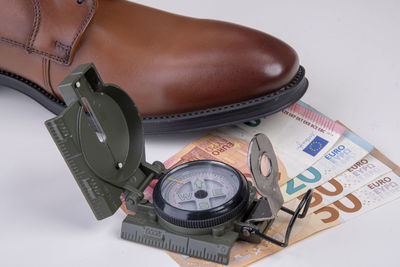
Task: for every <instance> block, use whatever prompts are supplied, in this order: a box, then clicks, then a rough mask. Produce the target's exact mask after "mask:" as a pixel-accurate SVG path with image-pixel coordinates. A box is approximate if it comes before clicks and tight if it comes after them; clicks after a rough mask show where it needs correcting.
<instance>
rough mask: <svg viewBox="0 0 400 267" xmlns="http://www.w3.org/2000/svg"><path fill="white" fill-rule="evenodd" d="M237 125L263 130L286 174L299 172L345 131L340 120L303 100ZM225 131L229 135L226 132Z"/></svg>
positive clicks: (246, 130)
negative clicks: (329, 116)
mask: <svg viewBox="0 0 400 267" xmlns="http://www.w3.org/2000/svg"><path fill="white" fill-rule="evenodd" d="M237 126H238V127H240V128H241V129H243V130H244V131H245V132H247V133H248V134H249V135H250V136H253V135H255V134H257V133H263V134H265V135H267V136H268V138H269V139H270V140H271V142H272V144H273V146H274V149H275V152H276V154H277V156H278V157H279V158H280V160H281V161H282V162H283V164H284V165H285V166H286V171H287V174H288V178H293V177H295V176H296V175H298V174H300V173H302V172H303V171H304V170H306V169H307V168H308V167H309V166H311V165H313V164H314V163H315V162H316V161H317V160H319V159H320V158H321V157H322V156H323V155H325V154H326V153H327V152H328V151H329V150H330V149H331V148H332V146H333V145H334V144H335V143H336V141H337V140H338V139H339V137H340V136H341V135H342V134H343V132H344V131H345V127H343V126H342V125H340V124H339V123H337V122H335V121H333V120H331V119H329V118H327V117H326V116H324V115H322V114H320V113H318V112H317V111H315V110H314V109H312V108H310V107H309V106H308V105H305V104H304V103H302V102H298V103H296V104H294V105H292V106H290V107H289V108H286V109H284V110H283V111H281V112H278V113H276V114H274V115H271V116H268V117H266V118H262V119H259V120H255V121H252V122H248V123H243V124H238V125H237ZM226 134H227V135H232V134H230V133H229V131H228V132H226Z"/></svg>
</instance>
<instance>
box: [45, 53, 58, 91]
mask: <svg viewBox="0 0 400 267" xmlns="http://www.w3.org/2000/svg"><path fill="white" fill-rule="evenodd" d="M46 63H47V64H46V77H47V83H48V85H49V88H50V90H51V91H52V92H53V95H54V96H55V97H57V94H56V91H55V90H54V88H53V85H52V83H51V77H50V64H51V61H50V60H49V59H47V62H46Z"/></svg>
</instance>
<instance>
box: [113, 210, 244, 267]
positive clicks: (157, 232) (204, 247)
mask: <svg viewBox="0 0 400 267" xmlns="http://www.w3.org/2000/svg"><path fill="white" fill-rule="evenodd" d="M121 237H122V238H123V239H126V240H130V241H134V242H137V243H141V244H145V245H148V246H152V247H156V248H161V249H166V250H169V251H172V252H177V253H181V254H185V255H188V256H192V257H196V258H200V259H204V260H208V261H213V262H217V263H221V264H228V262H229V254H230V250H231V248H232V246H233V243H234V242H235V241H236V240H237V239H238V237H239V234H238V233H237V232H233V231H230V230H228V231H226V232H225V233H224V234H223V235H221V236H213V235H209V234H208V235H191V236H187V235H182V234H176V233H173V232H170V231H168V230H166V229H165V228H163V227H162V226H161V225H160V224H159V223H158V222H157V221H155V220H154V219H152V218H151V217H150V216H149V215H147V214H143V213H137V214H135V215H128V216H127V217H126V218H125V220H124V221H123V223H122V230H121Z"/></svg>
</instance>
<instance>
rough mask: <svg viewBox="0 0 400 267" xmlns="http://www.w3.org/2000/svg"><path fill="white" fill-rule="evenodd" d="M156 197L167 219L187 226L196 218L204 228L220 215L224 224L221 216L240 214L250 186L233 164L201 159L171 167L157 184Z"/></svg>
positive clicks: (156, 206)
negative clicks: (204, 225) (204, 224)
mask: <svg viewBox="0 0 400 267" xmlns="http://www.w3.org/2000/svg"><path fill="white" fill-rule="evenodd" d="M153 198H154V206H155V208H156V210H157V211H158V212H159V213H160V216H161V217H163V218H164V219H166V220H167V221H170V222H173V223H174V222H176V221H180V223H179V224H184V225H186V226H187V224H190V221H195V222H197V223H194V225H197V227H201V225H203V223H202V222H204V221H210V220H211V221H213V219H215V218H217V220H215V221H218V222H219V223H220V222H221V218H225V219H226V218H228V219H229V218H230V217H231V215H232V214H233V213H236V214H237V212H239V211H240V210H241V208H243V206H244V205H245V204H246V203H247V201H248V186H247V182H246V180H245V178H244V177H243V175H242V174H241V173H240V172H238V171H237V170H236V169H234V168H232V167H231V166H229V165H227V164H225V163H222V162H217V161H207V160H199V161H192V162H189V163H186V164H182V165H179V166H178V167H176V168H174V169H172V170H170V171H169V172H168V173H167V174H166V175H165V176H164V177H163V178H162V179H161V181H160V182H159V183H158V184H157V186H156V188H155V190H154V195H153ZM163 215H164V216H163ZM182 221H183V222H182ZM208 224H209V223H207V225H208ZM211 224H212V223H211ZM189 227H190V226H189Z"/></svg>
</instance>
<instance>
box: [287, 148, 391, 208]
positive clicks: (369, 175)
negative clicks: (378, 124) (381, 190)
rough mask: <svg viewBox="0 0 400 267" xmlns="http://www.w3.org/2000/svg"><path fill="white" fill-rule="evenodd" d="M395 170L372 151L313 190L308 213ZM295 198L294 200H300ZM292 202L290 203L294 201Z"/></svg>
mask: <svg viewBox="0 0 400 267" xmlns="http://www.w3.org/2000/svg"><path fill="white" fill-rule="evenodd" d="M392 169H395V165H394V163H392V162H391V161H390V160H389V159H387V158H386V157H385V156H384V155H383V154H382V153H380V152H379V151H378V150H376V149H374V150H373V151H372V152H371V153H370V154H369V155H367V156H366V157H364V158H363V159H361V160H359V161H357V162H356V163H354V164H353V165H352V166H351V167H350V168H348V169H347V170H346V171H345V172H343V173H342V174H340V175H338V176H336V177H334V178H332V179H330V180H329V181H328V182H326V183H324V184H323V185H320V186H318V187H316V188H315V190H314V193H313V200H312V202H311V204H310V212H313V211H315V210H318V209H320V208H322V207H324V206H327V205H329V204H332V203H334V202H335V201H337V200H339V199H341V198H343V197H344V196H346V195H348V194H350V193H351V192H353V191H355V190H358V189H359V188H361V187H363V186H365V185H366V184H368V183H370V182H371V181H373V180H375V179H376V178H377V177H380V176H382V175H384V174H386V173H389V172H390V171H392ZM300 198H301V196H300V197H299V198H297V199H296V200H298V199H300ZM296 200H292V201H296Z"/></svg>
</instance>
